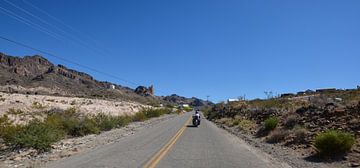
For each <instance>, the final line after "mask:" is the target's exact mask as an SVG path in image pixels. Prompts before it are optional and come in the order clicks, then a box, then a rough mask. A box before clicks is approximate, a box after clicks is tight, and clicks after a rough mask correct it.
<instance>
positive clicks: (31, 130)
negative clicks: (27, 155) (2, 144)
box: [11, 120, 64, 151]
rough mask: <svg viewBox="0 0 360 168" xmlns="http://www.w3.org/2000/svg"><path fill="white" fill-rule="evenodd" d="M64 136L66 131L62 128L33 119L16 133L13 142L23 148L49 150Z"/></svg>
mask: <svg viewBox="0 0 360 168" xmlns="http://www.w3.org/2000/svg"><path fill="white" fill-rule="evenodd" d="M63 137H64V132H63V131H62V130H59V129H56V128H54V127H50V126H48V125H47V124H45V123H43V122H41V121H39V120H33V121H31V122H30V123H29V124H28V125H26V126H24V128H23V129H22V130H21V131H19V132H18V133H17V134H16V135H15V138H14V141H13V142H11V144H13V145H14V146H17V147H21V148H34V149H37V150H39V151H48V150H50V148H51V145H52V144H53V143H54V142H56V141H59V140H60V139H62V138H63Z"/></svg>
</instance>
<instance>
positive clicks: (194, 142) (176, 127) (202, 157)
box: [46, 113, 289, 168]
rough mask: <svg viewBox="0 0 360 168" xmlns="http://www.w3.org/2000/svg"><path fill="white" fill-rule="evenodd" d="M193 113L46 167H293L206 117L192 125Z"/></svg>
mask: <svg viewBox="0 0 360 168" xmlns="http://www.w3.org/2000/svg"><path fill="white" fill-rule="evenodd" d="M191 115H192V113H186V114H183V115H179V116H178V117H175V118H173V119H170V120H166V121H163V122H160V123H158V124H156V125H155V126H153V127H150V128H144V129H142V130H140V131H138V132H136V133H135V134H134V135H132V136H128V137H125V138H122V139H121V140H119V142H116V143H112V144H109V145H105V146H100V147H98V148H95V149H94V150H92V151H90V152H87V153H80V154H78V155H74V156H72V157H69V158H65V159H61V160H58V161H55V162H51V163H50V164H49V165H47V166H46V167H49V168H92V167H109V168H112V167H119V168H120V167H121V168H122V167H160V168H161V167H169V168H170V167H172V168H187V167H194V168H195V167H196V168H197V167H206V168H209V167H216V168H218V167H225V168H226V167H239V168H263V167H264V168H265V167H274V168H275V167H276V168H278V167H289V166H288V165H286V164H284V163H280V162H277V161H275V160H274V159H272V158H270V157H269V156H268V155H265V154H263V153H261V152H259V151H255V150H254V149H252V147H249V146H248V145H246V144H245V143H244V142H242V141H241V140H239V139H238V138H237V137H234V136H233V135H230V134H229V133H227V132H226V131H224V130H222V129H219V128H218V127H216V126H215V125H214V124H213V123H211V122H209V121H207V120H205V119H203V120H202V121H201V125H200V126H199V127H191V122H190V118H191Z"/></svg>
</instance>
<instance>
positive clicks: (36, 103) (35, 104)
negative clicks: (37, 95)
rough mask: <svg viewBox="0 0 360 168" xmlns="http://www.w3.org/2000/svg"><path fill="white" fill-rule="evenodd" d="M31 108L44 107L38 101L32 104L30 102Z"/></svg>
mask: <svg viewBox="0 0 360 168" xmlns="http://www.w3.org/2000/svg"><path fill="white" fill-rule="evenodd" d="M31 107H32V108H34V109H44V108H46V107H45V106H43V105H42V104H41V103H39V102H33V104H32V106H31Z"/></svg>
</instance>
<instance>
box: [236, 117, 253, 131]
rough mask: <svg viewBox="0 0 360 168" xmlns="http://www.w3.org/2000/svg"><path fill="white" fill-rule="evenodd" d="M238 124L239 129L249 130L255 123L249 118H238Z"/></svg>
mask: <svg viewBox="0 0 360 168" xmlns="http://www.w3.org/2000/svg"><path fill="white" fill-rule="evenodd" d="M238 125H239V127H240V128H241V129H243V130H245V131H250V130H252V129H254V128H255V126H256V123H254V122H253V121H251V120H247V119H242V120H240V122H239V124H238Z"/></svg>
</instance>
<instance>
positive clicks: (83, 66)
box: [0, 36, 140, 85]
mask: <svg viewBox="0 0 360 168" xmlns="http://www.w3.org/2000/svg"><path fill="white" fill-rule="evenodd" d="M0 38H1V39H3V40H5V41H8V42H11V43H13V44H16V45H19V46H22V47H24V48H28V49H31V50H34V51H37V52H40V53H43V54H46V55H49V56H52V57H54V58H57V59H59V60H62V61H64V62H68V63H71V64H74V65H77V66H79V67H82V68H86V69H88V70H91V71H94V72H97V73H99V74H103V75H106V76H109V77H112V78H115V79H118V80H121V81H123V82H126V83H129V84H133V85H140V84H138V83H135V82H131V81H129V80H126V79H123V78H120V77H117V76H115V75H112V74H109V73H106V72H103V71H99V70H97V69H95V68H92V67H89V66H86V65H82V64H79V63H77V62H74V61H71V60H68V59H66V58H63V57H60V56H57V55H55V54H52V53H50V52H47V51H43V50H40V49H37V48H34V47H31V46H29V45H27V44H24V43H21V42H17V41H14V40H11V39H8V38H6V37H3V36H0Z"/></svg>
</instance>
